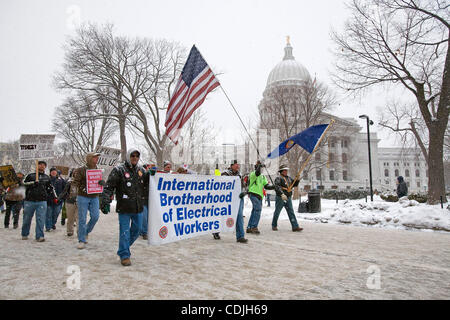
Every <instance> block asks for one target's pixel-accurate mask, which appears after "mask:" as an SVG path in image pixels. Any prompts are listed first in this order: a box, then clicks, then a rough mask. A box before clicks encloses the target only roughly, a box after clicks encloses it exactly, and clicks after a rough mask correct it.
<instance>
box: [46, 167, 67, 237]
mask: <svg viewBox="0 0 450 320" xmlns="http://www.w3.org/2000/svg"><path fill="white" fill-rule="evenodd" d="M50 183H51V184H52V186H53V188H54V189H55V192H56V196H57V198H58V201H57V203H54V202H53V199H54V197H53V195H52V196H51V197H49V198H48V199H47V215H46V220H45V229H46V231H47V232H50V231H52V229H53V230H55V229H56V221H57V220H58V216H59V213H60V212H61V209H62V205H63V200H64V199H63V198H61V197H60V195H61V193H62V192H63V190H64V187H65V184H66V182H65V181H64V179H63V178H61V177H60V176H59V175H58V171H57V170H56V168H51V169H50Z"/></svg>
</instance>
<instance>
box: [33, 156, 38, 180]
mask: <svg viewBox="0 0 450 320" xmlns="http://www.w3.org/2000/svg"><path fill="white" fill-rule="evenodd" d="M34 161H35V166H36V179H35V180H36V181H39V161H38V160H37V159H36V160H34Z"/></svg>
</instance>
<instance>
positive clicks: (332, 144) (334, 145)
mask: <svg viewBox="0 0 450 320" xmlns="http://www.w3.org/2000/svg"><path fill="white" fill-rule="evenodd" d="M328 145H329V146H330V148H335V147H336V138H335V137H330V142H329V144H328Z"/></svg>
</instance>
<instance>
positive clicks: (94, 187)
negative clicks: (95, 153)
mask: <svg viewBox="0 0 450 320" xmlns="http://www.w3.org/2000/svg"><path fill="white" fill-rule="evenodd" d="M100 180H102V169H89V170H86V191H87V194H97V193H102V192H103V186H101V185H99V184H98V182H99V181H100Z"/></svg>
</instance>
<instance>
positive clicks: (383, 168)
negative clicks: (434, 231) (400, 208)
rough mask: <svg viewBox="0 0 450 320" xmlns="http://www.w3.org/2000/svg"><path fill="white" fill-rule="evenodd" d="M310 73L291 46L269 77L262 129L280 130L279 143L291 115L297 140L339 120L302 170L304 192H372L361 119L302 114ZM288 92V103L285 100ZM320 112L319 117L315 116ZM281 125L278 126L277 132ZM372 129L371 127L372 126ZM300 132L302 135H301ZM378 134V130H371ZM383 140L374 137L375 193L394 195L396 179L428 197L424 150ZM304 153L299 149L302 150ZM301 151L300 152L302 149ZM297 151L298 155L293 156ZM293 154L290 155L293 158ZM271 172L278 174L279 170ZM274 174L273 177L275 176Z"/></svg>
mask: <svg viewBox="0 0 450 320" xmlns="http://www.w3.org/2000/svg"><path fill="white" fill-rule="evenodd" d="M315 83H316V80H315V79H312V78H311V76H310V73H309V71H308V70H307V69H306V68H305V67H304V66H303V65H302V64H301V63H299V62H298V61H297V60H295V57H294V55H293V47H292V46H291V44H290V43H289V39H288V41H287V45H286V47H285V48H284V57H283V59H282V61H280V62H279V63H278V64H277V65H276V66H275V67H274V68H273V69H272V70H271V71H270V73H269V76H268V79H267V84H266V88H265V90H264V92H263V98H262V100H261V101H260V103H259V106H258V109H259V114H260V122H261V123H260V128H265V129H279V131H280V137H279V139H280V140H279V141H283V140H284V139H286V138H287V137H288V136H286V137H284V136H283V128H284V127H286V123H280V121H281V120H280V119H283V117H280V114H282V113H283V112H286V111H285V109H288V110H290V111H289V112H291V113H290V116H289V118H290V119H295V120H294V121H295V123H292V122H290V123H288V124H289V126H291V127H294V130H293V131H292V132H289V136H291V135H294V134H296V133H298V132H300V131H302V130H304V129H306V128H307V127H309V126H312V125H314V124H319V123H329V122H330V121H331V119H334V121H335V122H334V124H333V128H332V130H331V129H330V131H329V133H328V134H327V139H326V141H324V142H323V143H322V144H321V146H320V148H319V149H318V151H316V152H315V153H314V154H313V155H312V157H311V159H310V161H309V162H308V166H307V167H306V169H305V170H304V171H303V174H302V176H301V180H300V184H299V188H300V189H302V190H309V189H314V188H323V189H337V190H342V189H365V188H369V183H370V182H369V157H368V141H367V131H366V130H367V128H366V125H365V123H364V126H361V125H359V124H358V121H357V119H353V118H341V117H339V116H338V115H336V114H332V113H331V111H329V110H327V109H326V108H323V109H321V108H320V104H318V106H319V107H318V108H317V106H316V108H311V109H307V110H308V111H305V110H306V109H300V110H299V105H300V104H301V103H300V104H299V101H301V100H304V97H303V96H302V94H303V93H304V92H306V91H305V89H304V88H305V86H308V84H309V87H311V86H314V85H315ZM280 93H283V94H284V96H283V98H280ZM280 101H281V102H280ZM314 112H316V113H317V114H315V115H313V113H314ZM285 118H286V117H285ZM277 126H279V127H277ZM371 129H372V127H371ZM296 130H297V131H296ZM372 130H373V129H372ZM379 142H380V139H379V138H378V137H377V133H376V132H371V133H370V149H371V162H372V183H373V189H374V190H379V191H393V190H395V189H396V178H397V177H398V176H403V177H404V179H405V181H406V183H407V185H408V189H409V190H408V191H409V192H427V188H428V170H427V169H428V168H427V165H426V161H425V159H424V157H423V155H422V154H421V152H420V150H419V149H412V148H404V149H402V148H381V147H378V144H379ZM299 149H300V148H299ZM300 150H301V149H300ZM290 152H294V151H292V150H291V151H290ZM288 154H289V153H288ZM288 154H286V155H284V156H282V157H281V158H280V159H279V161H280V163H288V158H287V155H288ZM307 156H309V154H308V153H306V152H304V154H303V155H302V156H301V157H300V156H299V160H298V163H295V164H294V165H293V164H292V163H289V166H290V167H295V168H299V167H301V164H302V161H305V159H306V157H307ZM273 169H275V168H272V170H271V171H272V172H273V173H274V174H276V170H273ZM272 172H271V174H272ZM295 174H296V172H295V171H294V170H291V171H290V173H289V175H290V176H292V177H294V176H295Z"/></svg>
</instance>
